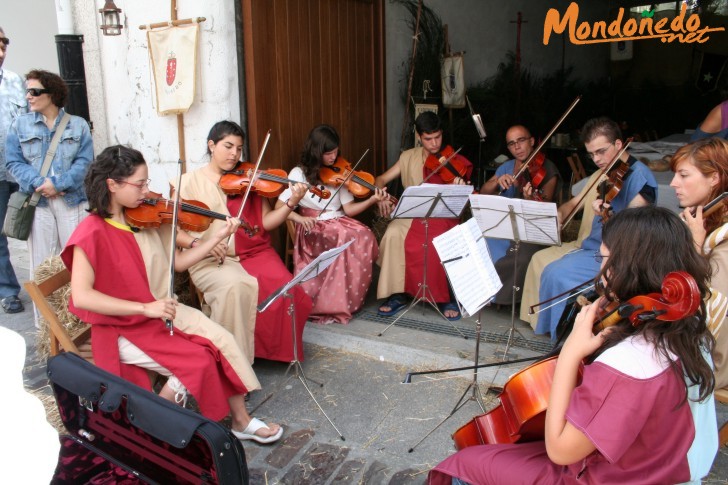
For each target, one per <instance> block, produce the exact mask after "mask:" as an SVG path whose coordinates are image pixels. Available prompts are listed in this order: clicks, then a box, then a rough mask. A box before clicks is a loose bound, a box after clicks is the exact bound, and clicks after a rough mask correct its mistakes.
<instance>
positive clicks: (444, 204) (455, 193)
mask: <svg viewBox="0 0 728 485" xmlns="http://www.w3.org/2000/svg"><path fill="white" fill-rule="evenodd" d="M472 192H473V187H472V186H471V185H439V184H422V185H414V186H411V187H407V188H406V189H405V191H404V193H403V194H402V196H401V197H400V198H399V202H398V203H397V207H396V208H395V209H394V212H393V213H392V219H393V220H394V219H422V220H423V222H422V223H423V224H424V226H425V242H424V244H423V245H422V246H423V249H422V250H423V252H424V258H425V262H424V267H423V272H422V283H420V287H419V288H418V289H417V293H416V294H415V295H414V297H413V299H412V302H411V303H410V304H409V306H407V308H406V309H405V310H404V311H403V312H402V313H400V314H399V315H398V316H397V318H395V319H394V321H393V322H392V323H390V324H389V325H387V327H386V328H385V329H384V330H382V331H381V332H380V333H379V336H380V337H381V336H382V335H384V332H386V331H387V330H389V328H390V327H391V326H392V325H394V324H396V323H397V322H398V321H399V320H400V319H401V318H402V317H403V316H405V315H406V314H407V312H409V311H410V310H411V309H412V308H414V306H415V305H417V304H418V303H420V302H422V301H424V302H427V303H429V304H430V306H432V308H434V309H435V311H436V312H437V314H438V315H440V316H441V317H442V318H443V320H445V321H446V322H448V323H449V324H450V325H452V327H453V328H454V329H455V330H456V331H457V332H458V333H459V334H460V336H461V337H463V338H467V337H466V336H465V335H464V334H463V333H462V332H461V331H460V329H459V328H457V327H456V326H455V325H453V324H452V322H451V321H450V320H448V319H447V318H446V317H445V315H443V314H442V312H441V311H440V309H439V308H438V307H437V302H435V298H434V296H433V295H432V291H430V288H429V286H428V285H427V255H428V251H429V247H430V239H429V220H430V218H438V219H457V218H459V217H460V214H461V213H462V211H463V209H464V208H465V204H467V202H468V196H469V195H470V194H471V193H472Z"/></svg>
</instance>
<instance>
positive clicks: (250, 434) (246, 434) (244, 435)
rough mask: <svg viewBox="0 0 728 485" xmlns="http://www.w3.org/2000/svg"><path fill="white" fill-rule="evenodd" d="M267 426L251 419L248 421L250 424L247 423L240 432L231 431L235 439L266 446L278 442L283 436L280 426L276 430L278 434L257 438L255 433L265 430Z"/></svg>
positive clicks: (256, 419) (258, 420) (255, 419)
mask: <svg viewBox="0 0 728 485" xmlns="http://www.w3.org/2000/svg"><path fill="white" fill-rule="evenodd" d="M267 427H268V425H267V424H265V423H264V422H263V421H261V420H260V419H258V418H253V419H251V420H250V423H248V427H247V428H245V429H244V430H243V431H242V432H240V431H235V430H234V429H233V430H231V431H232V432H233V434H234V435H235V437H236V438H237V439H239V440H241V441H242V440H253V441H257V442H258V443H262V444H264V445H265V444H268V443H273V442H274V441H278V440H279V439H280V437H281V436H282V435H283V427H282V426H281V427H280V428H278V432H277V433H276V434H274V435H271V436H268V437H264V436H258V435H257V434H255V432H256V431H258V430H259V429H261V428H267Z"/></svg>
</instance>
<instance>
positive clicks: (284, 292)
mask: <svg viewBox="0 0 728 485" xmlns="http://www.w3.org/2000/svg"><path fill="white" fill-rule="evenodd" d="M354 241H355V240H354V239H352V240H351V241H349V242H347V243H345V244H342V245H341V246H339V247H337V248H332V249H329V250H327V251H324V252H323V253H321V254H319V255H318V257H317V258H316V259H314V260H313V261H311V262H310V263H309V264H308V265H306V267H305V268H303V269H302V270H301V271H300V272H299V273H298V274H297V275H296V276H294V277H293V279H292V280H291V281H289V282H288V283H286V284H285V285H283V286H282V287H280V288H278V289H277V290H276V291H274V292H273V293H271V294H270V296H268V298H266V299H265V300H263V301H262V302H261V303H260V304H259V305H258V311H259V312H262V311H265V310H266V308H268V307H269V306H270V305H271V304H272V303H273V302H274V301H276V300H277V299H278V298H280V297H281V296H283V297H285V298H288V302H289V303H288V314H289V315H291V332H292V333H293V360H292V361H291V363H290V364H288V368H287V369H286V372H285V374H284V377H285V376H286V375H287V374H288V372H289V371H290V370H291V367H293V369H294V373H293V375H291V376H289V377H288V379H286V380H285V381H283V382H282V383H281V385H280V386H278V389H277V390H276V391H274V392H273V393H271V394H270V395H269V396H268V397H266V398H265V399H263V401H262V402H261V403H260V404H258V406H256V407H255V408H254V409H253V410H251V412H253V411H255V409H258V408H259V407H260V406H261V405H263V403H265V402H266V401H267V400H268V399H270V398H271V397H272V396H273V394H275V392H277V391H278V390H280V388H281V387H282V386H283V385H284V384H285V383H286V382H288V381H289V380H290V379H291V378H292V377H297V378H298V380H299V381H301V384H303V387H304V388H305V389H306V392H308V395H309V396H311V399H313V402H314V403H316V406H317V407H318V408H319V411H321V414H323V415H324V417H325V418H326V420H327V421H328V422H329V424H331V426H332V427H333V428H334V429H335V430H336V432H337V433H338V434H339V438H341V441H346V438H344V435H342V434H341V431H339V428H337V427H336V425H335V424H334V422H333V421H331V418H329V416H328V415H327V414H326V412H325V411H324V409H323V408H322V407H321V405H320V404H319V402H318V401H317V400H316V398H315V397H314V395H313V393H312V392H311V389H309V387H308V384H307V383H306V381H307V380H310V381H312V382H316V381H314V380H313V379H308V378H307V377H306V375H305V374H304V373H303V367H302V366H301V362H300V361H299V360H298V337H297V336H296V305H295V301H294V299H293V295H292V293H291V290H292V289H293V287H294V286H296V285H299V284H301V283H303V282H304V281H308V280H310V279H312V278H315V277H317V276H318V275H320V274H321V273H323V272H324V270H325V269H326V268H328V267H329V265H331V263H333V262H334V260H335V259H336V258H337V257H338V256H339V255H340V254H341V253H342V252H343V251H344V250H345V249H346V248H348V247H349V246H350V245H351V243H353V242H354ZM316 383H317V384H319V385H320V386H322V387H323V384H321V383H318V382H316Z"/></svg>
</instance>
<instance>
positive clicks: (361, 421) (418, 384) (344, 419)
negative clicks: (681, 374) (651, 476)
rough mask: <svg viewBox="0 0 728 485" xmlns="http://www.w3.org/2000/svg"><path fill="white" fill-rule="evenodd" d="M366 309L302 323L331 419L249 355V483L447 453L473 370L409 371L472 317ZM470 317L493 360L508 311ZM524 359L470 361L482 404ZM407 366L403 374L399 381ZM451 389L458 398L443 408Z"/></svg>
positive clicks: (524, 334) (329, 477)
mask: <svg viewBox="0 0 728 485" xmlns="http://www.w3.org/2000/svg"><path fill="white" fill-rule="evenodd" d="M11 252H12V255H13V262H14V267H15V270H16V272H17V273H18V274H19V276H20V279H21V280H25V279H26V276H27V267H28V265H27V256H26V253H25V245H24V243H18V242H16V241H12V243H11ZM21 299H22V300H23V301H24V303H25V304H26V307H27V309H26V311H25V312H23V313H20V314H17V315H5V314H2V317H3V318H2V325H3V326H6V327H9V328H11V329H13V330H16V331H18V332H19V333H21V334H22V335H23V336H24V337H25V338H26V342H27V343H28V354H29V355H28V361H27V367H26V371H25V382H26V386H27V387H28V388H30V389H42V388H43V387H44V386H45V385H46V380H45V365H44V363H42V362H37V358H36V357H35V355H34V349H35V343H34V338H35V329H34V327H33V323H32V310H31V309H30V308H31V306H30V304H29V298H28V295H27V294H26V293H25V292H23V293H22V294H21ZM374 310H375V303H374V302H370V303H369V304H368V305H367V307H366V308H365V309H364V311H362V312H361V313H360V314H359V315H358V317H357V318H356V319H354V320H353V321H352V322H351V323H350V324H349V325H346V326H342V325H328V326H322V325H313V324H309V325H307V327H306V331H305V333H304V342H305V359H304V362H303V363H302V366H301V369H302V371H303V372H304V373H305V375H306V377H307V378H308V379H311V380H309V381H307V382H308V386H309V388H310V389H311V392H312V393H313V396H314V397H315V398H316V400H317V401H318V402H319V404H320V405H321V407H322V409H323V411H324V412H325V413H326V415H328V417H329V418H330V419H331V421H332V422H333V425H332V424H330V423H329V422H328V421H327V419H326V417H325V416H324V414H323V413H322V411H321V410H319V408H318V407H317V406H316V404H315V402H314V400H313V398H312V397H311V396H310V395H309V394H308V393H307V391H306V388H305V387H304V385H303V383H302V381H301V379H299V378H297V377H296V372H295V371H296V370H297V369H296V368H294V369H289V366H288V365H287V364H283V363H277V362H269V361H259V362H256V364H255V366H254V368H255V370H256V372H257V374H258V377H259V379H260V381H261V383H262V384H263V390H262V391H259V392H257V393H254V394H253V395H252V397H251V400H250V402H249V409H251V411H253V414H254V415H256V416H258V417H260V418H262V419H265V420H275V421H276V422H279V423H282V424H283V426H284V427H285V430H286V432H285V435H284V439H283V440H282V441H281V442H280V443H278V444H276V445H272V446H263V445H257V444H249V443H246V444H245V449H246V454H247V459H248V466H249V469H250V473H251V483H254V484H276V483H281V484H299V483H306V484H309V483H310V484H328V483H363V484H421V483H424V482H425V478H426V475H427V471H428V470H429V469H430V468H431V467H432V466H433V465H435V464H436V463H438V462H439V461H440V460H442V459H443V458H445V457H446V456H448V455H449V454H451V453H452V452H453V451H454V449H453V446H452V440H451V439H450V435H451V434H452V432H453V431H455V430H456V429H457V428H458V427H460V426H461V425H463V424H464V423H466V422H467V421H469V420H470V419H471V418H472V416H474V415H476V414H481V413H482V411H481V410H480V408H479V405H478V403H477V402H476V401H475V400H474V399H473V395H474V393H473V391H472V389H473V388H472V387H468V386H469V385H470V384H472V383H473V382H474V378H473V377H474V376H473V371H461V372H459V373H445V374H430V375H412V373H414V372H419V371H425V370H430V369H442V368H452V367H459V366H467V365H470V364H472V362H473V358H474V352H475V339H474V335H475V327H476V325H475V319H465V320H463V321H461V322H457V323H456V324H451V323H449V322H445V321H444V320H442V319H441V318H440V317H437V316H436V315H435V313H434V312H433V311H432V310H431V309H430V308H426V309H423V308H417V309H413V310H411V311H410V312H409V313H407V315H405V317H404V318H402V319H401V320H400V321H399V322H398V323H397V325H395V326H393V327H391V328H389V329H388V330H387V331H386V333H384V335H383V336H379V333H381V332H382V331H384V330H385V328H386V324H387V323H388V322H389V321H390V320H386V319H381V318H378V317H376V314H375V311H374ZM481 321H482V327H483V335H484V337H485V338H484V341H482V343H481V346H480V361H481V362H497V361H499V360H502V358H503V355H504V351H505V342H506V340H507V339H506V335H507V332H508V329H509V328H510V312H509V310H508V309H502V310H501V311H500V312H498V311H496V310H495V309H492V308H487V309H485V310H484V311H483V312H482V314H481ZM515 327H516V329H517V330H518V331H519V333H516V334H515V338H514V339H513V341H512V343H513V344H514V345H512V346H511V347H510V349H509V351H508V354H507V358H508V359H509V360H512V359H519V358H526V357H532V356H537V355H539V354H542V353H544V352H545V351H546V350H547V349H548V348H549V343H548V340H547V339H545V338H542V337H539V336H535V335H534V334H533V332H532V331H531V330H530V327H528V326H527V325H526V324H525V323H522V322H520V321H517V322H516V324H515ZM458 331H459V332H461V333H462V334H463V335H464V336H466V337H468V338H467V339H465V338H463V337H462V336H460V335H459V334H458ZM525 365H527V364H518V365H511V366H499V367H491V368H487V369H481V370H480V371H479V373H478V380H477V383H478V389H479V391H480V394H482V395H483V397H484V399H485V401H486V404H485V405H486V408H487V407H488V406H489V405H492V404H491V403H492V401H491V400H492V399H493V397H494V396H495V394H494V393H493V392H488V387H489V386H491V385H493V386H498V385H502V384H503V383H504V382H505V381H506V380H507V379H508V376H509V375H511V374H512V373H514V372H515V371H516V370H518V369H520V368H522V367H523V366H525ZM287 371H289V372H288V373H287ZM408 374H409V380H410V381H411V382H410V383H408V384H405V383H403V381H405V380H406V378H407V377H408ZM298 375H300V373H299V374H298ZM313 381H317V382H318V383H320V384H323V385H319V384H318V383H314V382H313ZM46 389H47V388H46ZM461 397H464V405H463V407H462V408H461V409H459V410H458V411H456V412H455V413H454V414H452V416H451V417H448V416H449V415H450V414H451V413H452V411H453V409H454V408H455V405H456V403H457V402H458V399H459V398H461ZM446 418H447V419H446ZM443 420H445V421H444V423H443V424H442V425H441V426H440V427H439V428H437V429H435V428H436V427H437V425H438V424H440V423H441V422H442V421H443ZM725 420H728V406H723V405H719V421H720V422H724V421H725ZM334 426H335V427H334ZM335 428H336V429H338V432H337V430H336V429H335ZM433 429H434V431H433V432H432V433H431V434H429V436H428V433H430V431H432V430H433ZM423 438H424V439H423ZM421 440H422V441H421ZM420 441H421V442H420ZM412 448H414V450H413V451H412V452H410V449H412ZM727 477H728V448H722V449H721V451H720V452H719V455H718V457H717V459H716V461H715V463H714V465H713V471H712V473H711V475H710V477H708V479H707V480H706V481H705V482H704V483H728V480H727Z"/></svg>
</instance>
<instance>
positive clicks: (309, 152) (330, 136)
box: [301, 125, 340, 185]
mask: <svg viewBox="0 0 728 485" xmlns="http://www.w3.org/2000/svg"><path fill="white" fill-rule="evenodd" d="M339 142H340V139H339V134H338V133H337V132H336V129H335V128H334V127H333V126H330V125H318V126H316V127H314V129H313V130H311V132H310V133H309V134H308V138H306V143H304V144H303V152H302V153H301V168H302V169H303V174H304V175H305V176H306V181H307V182H308V183H309V184H311V185H317V184H319V181H318V173H319V168H321V160H322V159H323V156H324V153H328V152H330V151H332V150H335V149H337V148H339Z"/></svg>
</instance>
